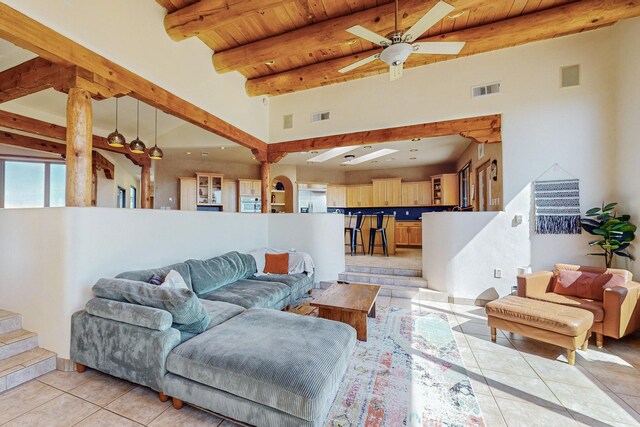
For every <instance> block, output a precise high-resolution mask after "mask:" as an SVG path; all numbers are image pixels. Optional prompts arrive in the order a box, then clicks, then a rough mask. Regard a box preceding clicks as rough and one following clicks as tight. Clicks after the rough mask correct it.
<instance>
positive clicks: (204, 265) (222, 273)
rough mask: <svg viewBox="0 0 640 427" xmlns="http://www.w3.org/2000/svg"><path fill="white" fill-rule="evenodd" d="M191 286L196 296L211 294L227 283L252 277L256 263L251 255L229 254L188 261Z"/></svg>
mask: <svg viewBox="0 0 640 427" xmlns="http://www.w3.org/2000/svg"><path fill="white" fill-rule="evenodd" d="M186 263H187V264H188V265H189V271H190V273H191V284H192V285H193V290H194V291H195V292H196V293H197V294H198V295H200V294H204V293H207V292H211V291H213V290H215V289H218V288H221V287H222V286H225V285H228V284H229V283H233V282H236V281H238V280H241V279H246V278H247V277H250V276H253V275H254V274H255V272H256V261H255V259H253V257H252V256H251V255H247V254H241V253H239V252H229V253H226V254H224V255H220V256H217V257H215V258H211V259H207V260H199V259H190V260H187V261H186Z"/></svg>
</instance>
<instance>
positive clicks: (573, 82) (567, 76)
mask: <svg viewBox="0 0 640 427" xmlns="http://www.w3.org/2000/svg"><path fill="white" fill-rule="evenodd" d="M572 86H580V66H579V65H569V66H568V67H560V87H572Z"/></svg>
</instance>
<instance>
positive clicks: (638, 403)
mask: <svg viewBox="0 0 640 427" xmlns="http://www.w3.org/2000/svg"><path fill="white" fill-rule="evenodd" d="M617 396H618V397H619V398H620V399H622V400H623V401H624V403H626V404H627V405H629V406H630V407H631V409H633V410H634V411H636V412H637V413H639V414H640V397H638V396H629V395H626V394H618V395H617Z"/></svg>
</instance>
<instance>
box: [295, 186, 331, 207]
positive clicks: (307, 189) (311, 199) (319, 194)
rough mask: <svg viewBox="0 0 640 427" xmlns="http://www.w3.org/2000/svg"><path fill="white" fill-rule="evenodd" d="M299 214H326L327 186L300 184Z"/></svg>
mask: <svg viewBox="0 0 640 427" xmlns="http://www.w3.org/2000/svg"><path fill="white" fill-rule="evenodd" d="M298 212H300V213H326V212H327V185H326V184H298Z"/></svg>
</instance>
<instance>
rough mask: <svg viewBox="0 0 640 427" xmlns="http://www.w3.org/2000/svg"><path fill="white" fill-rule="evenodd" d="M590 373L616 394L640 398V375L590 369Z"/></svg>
mask: <svg viewBox="0 0 640 427" xmlns="http://www.w3.org/2000/svg"><path fill="white" fill-rule="evenodd" d="M589 373H590V374H591V375H593V376H594V377H596V379H597V380H598V381H600V382H601V383H602V384H604V385H605V386H607V387H608V388H609V389H610V390H611V391H613V392H614V393H620V394H628V395H631V396H640V375H638V374H631V373H625V372H616V371H611V370H608V369H599V368H590V369H589Z"/></svg>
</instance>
